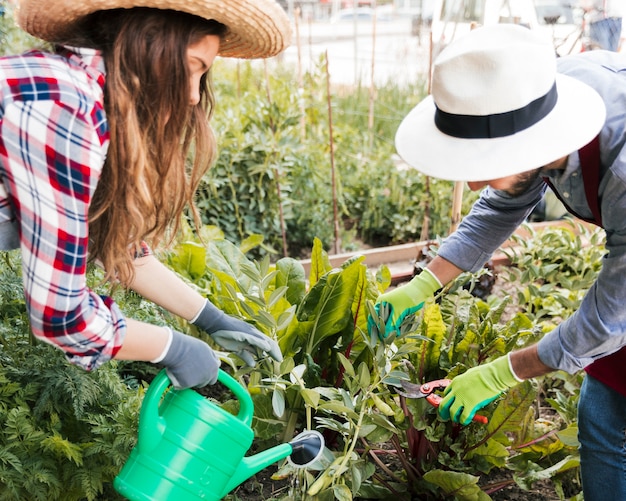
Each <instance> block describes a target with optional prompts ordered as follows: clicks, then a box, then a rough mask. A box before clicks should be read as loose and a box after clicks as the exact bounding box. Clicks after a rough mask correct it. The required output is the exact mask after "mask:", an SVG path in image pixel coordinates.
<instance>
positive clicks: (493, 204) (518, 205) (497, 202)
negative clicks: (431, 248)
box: [438, 178, 546, 272]
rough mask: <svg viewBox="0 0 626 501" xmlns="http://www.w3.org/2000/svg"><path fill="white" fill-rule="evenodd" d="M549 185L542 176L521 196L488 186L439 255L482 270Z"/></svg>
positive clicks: (462, 267)
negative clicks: (511, 194)
mask: <svg viewBox="0 0 626 501" xmlns="http://www.w3.org/2000/svg"><path fill="white" fill-rule="evenodd" d="M545 189H546V185H545V183H544V182H543V180H542V179H541V178H538V179H537V181H536V182H535V183H534V185H533V186H532V188H531V189H529V190H528V191H527V192H526V193H524V195H522V196H519V197H511V196H509V195H507V194H506V193H504V192H502V191H498V190H493V189H491V188H489V187H487V188H485V189H484V190H483V192H482V193H481V196H480V198H479V199H478V201H477V202H476V203H475V204H474V205H473V207H472V209H471V210H470V213H469V214H468V215H467V216H466V217H465V218H464V219H463V221H461V224H460V225H459V228H458V229H457V231H455V232H454V233H452V234H451V235H450V236H449V237H447V238H446V239H445V240H444V242H443V243H442V245H441V247H440V249H439V251H438V255H439V256H440V257H442V258H444V259H446V260H447V261H450V262H451V263H452V264H454V265H455V266H457V267H458V268H460V269H462V270H465V271H471V272H476V271H478V270H480V269H481V268H482V267H483V266H484V265H485V263H486V262H487V261H488V260H489V259H490V257H491V255H492V254H493V253H494V252H495V251H496V250H497V249H498V247H500V246H501V245H502V244H503V243H504V242H505V241H506V240H507V239H508V238H509V237H510V236H511V234H512V233H513V232H514V231H515V230H516V229H517V227H518V226H519V225H520V224H521V223H523V222H524V221H525V220H526V218H527V217H528V215H529V214H530V212H531V211H532V209H533V208H534V207H535V205H537V203H539V201H540V200H541V197H542V196H543V194H544V192H545Z"/></svg>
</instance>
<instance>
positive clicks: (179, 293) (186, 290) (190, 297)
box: [129, 255, 206, 320]
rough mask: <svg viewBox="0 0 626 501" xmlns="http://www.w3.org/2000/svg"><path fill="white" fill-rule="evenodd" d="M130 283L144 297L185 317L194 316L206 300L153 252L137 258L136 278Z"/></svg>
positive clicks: (190, 317) (189, 318) (188, 318)
mask: <svg viewBox="0 0 626 501" xmlns="http://www.w3.org/2000/svg"><path fill="white" fill-rule="evenodd" d="M129 286H130V288H131V289H133V290H134V291H135V292H137V293H138V294H140V295H141V296H143V297H144V298H146V299H148V300H150V301H152V302H154V303H156V304H158V305H159V306H161V307H162V308H165V309H166V310H167V311H169V312H170V313H173V314H174V315H178V316H179V317H181V318H184V319H186V320H191V319H193V318H194V317H195V316H196V315H197V314H198V312H199V311H200V310H201V309H202V307H203V306H204V303H205V301H206V299H205V298H204V297H202V295H201V294H200V293H199V292H198V291H196V290H194V289H193V288H192V287H190V286H189V284H187V283H185V282H184V281H183V280H182V279H181V278H180V277H179V276H178V275H176V274H175V273H174V272H173V271H172V270H170V269H169V268H168V267H167V266H165V265H164V264H163V263H161V262H160V261H159V260H158V259H157V258H156V257H154V256H152V255H149V256H144V257H141V258H138V259H136V260H135V278H134V280H133V281H132V282H131V283H130V284H129Z"/></svg>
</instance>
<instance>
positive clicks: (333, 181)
mask: <svg viewBox="0 0 626 501" xmlns="http://www.w3.org/2000/svg"><path fill="white" fill-rule="evenodd" d="M324 57H325V59H326V100H327V102H328V135H329V142H330V175H331V190H332V196H333V230H334V233H335V243H334V253H335V254H339V251H340V250H341V236H340V235H339V209H338V204H337V181H336V173H335V142H334V140H333V113H332V106H331V100H330V72H329V71H328V50H327V51H326V52H325V53H324Z"/></svg>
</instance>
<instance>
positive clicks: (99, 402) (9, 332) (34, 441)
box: [0, 252, 143, 501]
mask: <svg viewBox="0 0 626 501" xmlns="http://www.w3.org/2000/svg"><path fill="white" fill-rule="evenodd" d="M20 259H21V258H20V254H19V253H18V252H12V253H5V254H3V262H2V266H1V267H0V304H2V313H1V316H2V318H1V323H0V343H1V345H0V422H2V424H3V426H2V428H1V429H0V499H2V500H12V501H23V500H25V499H28V500H41V501H54V500H59V501H72V500H76V501H78V500H90V501H91V500H96V499H107V500H114V499H120V498H119V497H118V496H117V495H116V493H115V492H114V491H113V489H112V487H111V482H112V480H113V478H114V477H115V475H116V474H117V472H118V471H119V469H120V468H121V466H122V465H123V464H124V462H125V461H126V458H127V457H128V454H129V453H130V450H131V448H132V447H133V446H134V444H135V441H136V431H137V415H138V412H139V407H140V405H141V397H142V395H143V388H142V387H138V386H137V385H136V384H134V385H129V384H128V381H124V380H123V377H122V376H121V374H122V373H123V371H122V370H120V369H121V368H120V367H119V366H118V365H117V364H116V363H113V362H112V363H110V364H107V365H105V366H104V367H102V368H100V369H99V370H97V371H94V372H91V373H88V372H85V371H84V370H82V369H80V368H78V367H76V366H73V365H70V364H69V363H68V362H67V360H66V359H65V357H64V355H63V354H62V352H61V351H59V350H55V349H53V348H51V347H50V346H47V345H45V344H42V343H39V342H35V341H34V340H33V339H32V337H31V334H30V327H29V324H28V321H27V315H26V307H25V304H24V296H23V291H22V286H21V267H20Z"/></svg>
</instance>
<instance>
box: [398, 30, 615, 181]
mask: <svg viewBox="0 0 626 501" xmlns="http://www.w3.org/2000/svg"><path fill="white" fill-rule="evenodd" d="M431 87H432V92H431V95H430V96H428V97H426V98H425V99H424V100H423V101H421V102H420V103H419V104H418V105H417V106H416V107H415V108H413V110H411V111H410V112H409V114H408V115H407V116H406V117H405V118H404V120H403V121H402V123H401V124H400V127H399V128H398V131H397V133H396V149H397V150H398V154H399V155H400V156H401V157H402V158H403V160H404V161H405V162H407V163H408V164H409V165H410V166H412V167H415V168H416V169H418V170H419V171H421V172H423V173H424V174H426V175H428V176H432V177H437V178H441V179H448V180H452V181H487V180H491V179H498V178H501V177H505V176H510V175H514V174H519V173H521V172H524V171H528V170H532V169H535V168H538V167H543V166H544V165H547V164H548V163H550V162H553V161H555V160H558V159H559V158H562V157H564V156H566V155H569V154H570V153H572V152H574V151H577V150H578V149H579V148H581V147H583V146H584V145H586V144H587V143H589V142H590V141H591V140H592V139H593V138H594V137H595V136H596V135H597V134H598V132H599V131H600V129H601V128H602V125H603V123H604V120H605V115H606V110H605V106H604V103H603V101H602V99H601V98H600V96H599V95H598V93H597V92H596V91H595V90H593V89H592V88H591V87H589V86H588V85H586V84H584V83H582V82H580V81H578V80H576V79H573V78H571V77H568V76H565V75H560V74H557V72H556V56H555V53H554V48H553V47H552V44H551V43H550V42H549V41H545V40H544V38H543V37H539V36H538V35H536V34H535V33H534V32H533V31H531V30H529V29H527V28H524V27H521V26H517V25H511V24H500V25H494V26H485V27H481V28H477V29H475V30H473V31H471V32H470V33H469V34H467V35H465V36H463V37H461V38H459V39H458V40H457V41H455V42H453V43H451V44H450V45H449V46H448V47H446V48H445V49H444V50H443V51H442V52H441V54H440V55H439V57H438V58H437V60H436V61H435V63H434V67H433V78H432V86H431Z"/></svg>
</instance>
